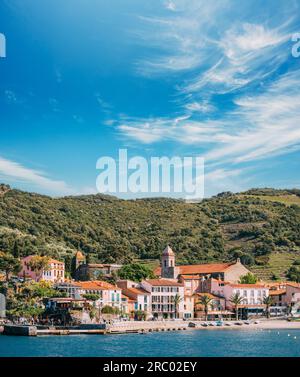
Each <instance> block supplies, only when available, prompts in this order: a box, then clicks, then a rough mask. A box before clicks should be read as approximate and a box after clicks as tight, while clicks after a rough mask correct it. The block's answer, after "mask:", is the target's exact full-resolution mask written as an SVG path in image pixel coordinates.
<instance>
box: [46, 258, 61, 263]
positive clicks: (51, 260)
mask: <svg viewBox="0 0 300 377" xmlns="http://www.w3.org/2000/svg"><path fill="white" fill-rule="evenodd" d="M49 263H57V264H64V262H61V261H59V260H57V259H52V258H51V259H49Z"/></svg>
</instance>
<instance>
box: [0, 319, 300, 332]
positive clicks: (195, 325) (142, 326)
mask: <svg viewBox="0 0 300 377" xmlns="http://www.w3.org/2000/svg"><path fill="white" fill-rule="evenodd" d="M276 329H277V330H280V329H287V330H288V329H290V330H295V329H300V321H295V322H292V321H287V320H283V319H271V320H261V321H226V322H223V323H222V324H221V325H220V324H218V323H217V322H212V321H211V322H204V321H197V320H196V321H193V320H192V321H180V320H178V321H118V322H114V323H113V324H110V325H107V326H104V325H103V326H100V325H98V326H97V325H96V326H94V328H92V327H90V328H89V327H85V326H82V327H80V326H79V327H76V328H75V327H74V328H62V327H56V328H55V327H51V328H41V327H36V326H18V325H6V326H5V328H3V327H2V328H0V333H1V332H3V334H4V335H21V336H43V335H80V334H85V335H96V334H98V335H104V334H130V333H149V332H160V331H161V332H163V331H185V330H206V331H207V330H276ZM3 330H4V331H3Z"/></svg>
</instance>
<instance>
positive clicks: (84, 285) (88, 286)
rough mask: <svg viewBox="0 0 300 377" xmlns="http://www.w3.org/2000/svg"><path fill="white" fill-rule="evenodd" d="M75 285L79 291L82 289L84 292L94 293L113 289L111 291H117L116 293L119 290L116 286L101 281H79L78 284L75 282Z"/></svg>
mask: <svg viewBox="0 0 300 377" xmlns="http://www.w3.org/2000/svg"><path fill="white" fill-rule="evenodd" d="M76 284H77V285H78V286H79V287H80V288H81V289H84V290H95V291H96V290H99V291H101V290H108V289H113V290H118V291H120V290H121V289H120V288H118V287H117V286H115V285H112V284H110V283H107V282H106V281H102V280H91V281H80V282H77V283H76Z"/></svg>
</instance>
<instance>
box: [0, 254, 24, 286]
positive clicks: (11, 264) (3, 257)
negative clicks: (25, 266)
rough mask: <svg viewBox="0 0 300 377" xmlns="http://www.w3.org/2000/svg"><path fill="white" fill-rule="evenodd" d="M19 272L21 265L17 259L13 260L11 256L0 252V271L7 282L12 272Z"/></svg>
mask: <svg viewBox="0 0 300 377" xmlns="http://www.w3.org/2000/svg"><path fill="white" fill-rule="evenodd" d="M20 270H21V264H20V261H19V260H18V259H17V258H14V257H13V256H12V255H11V254H7V253H4V252H2V251H0V271H4V272H5V276H6V281H7V282H8V281H9V276H10V274H11V273H12V272H14V273H18V272H19V271H20Z"/></svg>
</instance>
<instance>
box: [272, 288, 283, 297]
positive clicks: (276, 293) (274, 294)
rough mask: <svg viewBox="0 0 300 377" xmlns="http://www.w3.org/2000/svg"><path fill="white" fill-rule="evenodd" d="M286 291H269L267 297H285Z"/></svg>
mask: <svg viewBox="0 0 300 377" xmlns="http://www.w3.org/2000/svg"><path fill="white" fill-rule="evenodd" d="M285 294H286V290H285V289H271V290H270V291H269V296H278V295H285Z"/></svg>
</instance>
